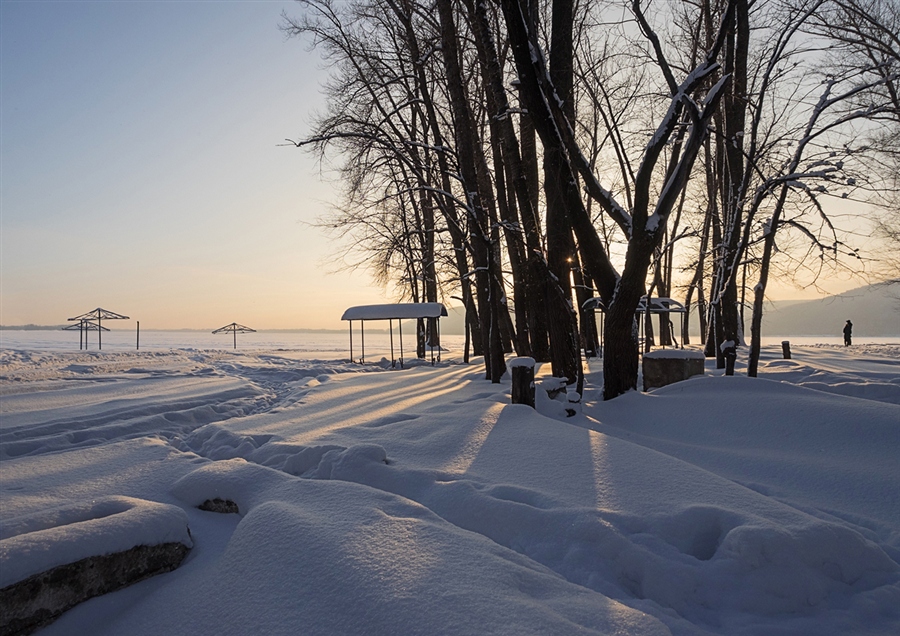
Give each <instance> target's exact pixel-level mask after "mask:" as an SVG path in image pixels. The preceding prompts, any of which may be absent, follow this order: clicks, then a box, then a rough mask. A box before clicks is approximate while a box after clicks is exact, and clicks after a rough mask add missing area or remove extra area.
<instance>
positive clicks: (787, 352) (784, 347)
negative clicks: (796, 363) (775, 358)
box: [781, 340, 791, 360]
mask: <svg viewBox="0 0 900 636" xmlns="http://www.w3.org/2000/svg"><path fill="white" fill-rule="evenodd" d="M781 355H783V356H784V359H785V360H790V359H791V341H790V340H782V341H781Z"/></svg>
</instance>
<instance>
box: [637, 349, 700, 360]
mask: <svg viewBox="0 0 900 636" xmlns="http://www.w3.org/2000/svg"><path fill="white" fill-rule="evenodd" d="M644 357H645V358H653V359H662V360H675V359H677V360H703V359H704V358H705V356H704V355H703V352H702V351H698V350H696V349H656V350H655V351H650V352H648V353H645V354H644Z"/></svg>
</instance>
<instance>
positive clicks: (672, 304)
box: [582, 296, 686, 351]
mask: <svg viewBox="0 0 900 636" xmlns="http://www.w3.org/2000/svg"><path fill="white" fill-rule="evenodd" d="M582 309H584V310H585V311H589V310H593V311H594V312H598V311H599V312H600V349H601V351H602V350H603V325H604V323H605V317H606V305H604V304H603V301H602V300H601V299H600V298H599V297H595V298H589V299H588V300H587V301H585V303H584V305H582ZM634 313H635V314H636V315H637V314H640V315H641V319H640V320H639V321H638V323H639V325H640V327H639V329H640V331H639V337H640V341H641V342H643V340H644V322H645V319H646V317H647V313H650V314H651V315H653V314H678V315H679V316H680V317H681V331H680V332H679V333H683V332H684V314H685V313H686V310H685V308H684V305H683V304H681V303H680V302H678V301H677V300H675V299H674V298H666V297H664V296H660V297H657V298H650V301H649V306H648V302H647V297H646V296H642V297H641V300H640V301H639V302H638V306H637V308H636V309H635V311H634ZM672 340H673V341H674V342H675V348H676V349H677V348H680V349H683V348H684V345H679V344H678V339H677V338H675V337H674V334H672Z"/></svg>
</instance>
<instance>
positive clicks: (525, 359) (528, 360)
mask: <svg viewBox="0 0 900 636" xmlns="http://www.w3.org/2000/svg"><path fill="white" fill-rule="evenodd" d="M534 365H535V361H534V358H532V357H530V356H521V357H518V358H511V359H510V360H508V361H507V363H506V366H507V367H509V368H510V369H514V368H516V367H528V368H534Z"/></svg>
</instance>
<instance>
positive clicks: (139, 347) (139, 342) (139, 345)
mask: <svg viewBox="0 0 900 636" xmlns="http://www.w3.org/2000/svg"><path fill="white" fill-rule="evenodd" d="M135 349H136V350H137V351H140V350H141V321H140V320H138V321H137V343H136V346H135Z"/></svg>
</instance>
